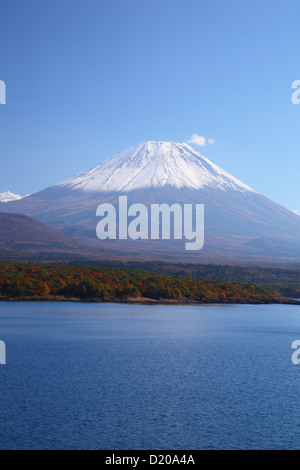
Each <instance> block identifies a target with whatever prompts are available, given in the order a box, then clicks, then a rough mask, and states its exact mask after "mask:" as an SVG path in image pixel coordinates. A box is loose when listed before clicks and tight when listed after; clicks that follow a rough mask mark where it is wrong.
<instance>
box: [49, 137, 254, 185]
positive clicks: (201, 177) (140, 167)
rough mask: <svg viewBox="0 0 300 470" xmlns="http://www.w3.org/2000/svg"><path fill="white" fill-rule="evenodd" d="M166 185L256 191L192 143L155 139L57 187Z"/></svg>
mask: <svg viewBox="0 0 300 470" xmlns="http://www.w3.org/2000/svg"><path fill="white" fill-rule="evenodd" d="M166 186H171V187H174V188H178V189H179V188H184V187H185V188H190V189H203V188H215V189H221V190H223V191H226V190H228V189H233V190H235V191H239V192H242V193H247V192H251V193H254V191H253V189H251V188H249V187H248V186H247V185H245V184H244V183H242V182H241V181H239V180H237V179H236V178H234V177H233V176H231V175H230V174H229V173H227V172H226V171H224V170H222V169H221V168H220V167H218V166H217V165H214V164H213V163H212V162H210V161H209V160H208V159H207V158H205V157H203V156H202V155H200V154H199V153H198V152H196V151H195V150H194V149H193V148H192V147H190V146H189V145H187V144H185V143H182V144H178V143H173V142H154V141H150V142H146V143H144V144H142V145H140V146H139V147H136V148H133V149H129V150H127V151H125V152H122V153H121V154H119V155H116V156H114V157H112V158H110V159H109V160H107V161H105V162H103V163H101V164H100V165H97V166H96V167H94V168H92V169H91V170H89V171H86V172H84V173H81V174H79V175H76V176H74V177H73V178H70V179H68V180H66V181H64V182H62V183H60V184H59V185H57V186H56V187H61V188H66V189H67V188H68V189H76V190H79V191H83V192H99V191H104V192H114V191H117V192H129V191H132V190H135V189H142V188H151V187H152V188H163V187H166Z"/></svg>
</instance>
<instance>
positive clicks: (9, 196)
mask: <svg viewBox="0 0 300 470" xmlns="http://www.w3.org/2000/svg"><path fill="white" fill-rule="evenodd" d="M23 197H24V196H19V194H14V193H11V192H10V191H6V192H5V193H0V202H10V201H19V200H20V199H23Z"/></svg>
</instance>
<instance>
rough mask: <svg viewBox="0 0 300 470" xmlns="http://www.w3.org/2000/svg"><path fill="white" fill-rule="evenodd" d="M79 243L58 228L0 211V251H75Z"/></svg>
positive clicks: (4, 252)
mask: <svg viewBox="0 0 300 470" xmlns="http://www.w3.org/2000/svg"><path fill="white" fill-rule="evenodd" d="M78 250H79V245H78V243H76V242H75V241H74V240H72V239H71V238H69V237H67V236H66V235H64V234H63V233H61V232H59V231H58V230H56V229H54V228H52V227H48V226H47V225H45V224H43V223H41V222H39V221H38V220H35V219H33V218H31V217H28V216H26V215H21V214H8V213H0V253H1V254H2V255H3V254H9V253H10V254H12V253H15V254H16V253H23V254H25V253H39V252H69V253H70V252H76V251H78Z"/></svg>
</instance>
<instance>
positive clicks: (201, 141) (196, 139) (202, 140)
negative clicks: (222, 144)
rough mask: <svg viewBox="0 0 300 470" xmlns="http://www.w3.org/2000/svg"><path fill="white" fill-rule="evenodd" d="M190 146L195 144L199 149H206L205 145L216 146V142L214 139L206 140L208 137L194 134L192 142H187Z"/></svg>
mask: <svg viewBox="0 0 300 470" xmlns="http://www.w3.org/2000/svg"><path fill="white" fill-rule="evenodd" d="M187 143H188V144H195V145H198V146H199V147H205V145H211V144H214V143H215V141H214V139H211V138H209V139H206V137H203V136H202V135H198V134H193V135H192V137H191V138H190V140H188V141H187Z"/></svg>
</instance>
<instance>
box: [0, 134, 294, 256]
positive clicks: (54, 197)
mask: <svg viewBox="0 0 300 470" xmlns="http://www.w3.org/2000/svg"><path fill="white" fill-rule="evenodd" d="M124 194H126V195H127V196H128V203H129V204H132V203H142V204H146V205H149V204H154V203H161V204H162V203H167V204H173V203H181V204H184V203H185V204H204V205H205V246H204V249H203V250H201V251H199V252H193V253H190V252H186V251H185V250H184V242H183V241H178V240H176V241H174V240H170V241H161V240H159V241H158V240H155V241H151V240H148V241H146V240H137V241H129V240H125V241H121V240H118V241H106V242H103V241H100V240H98V239H97V237H96V225H97V222H98V218H97V217H96V209H97V207H98V205H99V204H102V203H104V202H109V203H111V204H116V205H117V203H118V198H119V195H124ZM0 211H3V212H5V211H8V212H20V213H24V214H28V215H31V216H33V217H36V218H37V219H39V220H41V221H42V222H44V223H47V224H49V225H51V226H53V227H55V228H57V229H61V230H63V231H64V233H66V234H68V235H69V236H71V237H72V238H74V239H76V240H78V241H79V242H81V243H84V244H87V245H91V246H94V247H98V248H100V249H101V248H102V247H105V248H109V249H111V250H113V253H114V254H116V253H118V254H120V253H125V254H126V253H127V254H128V256H131V257H132V256H135V257H138V256H140V255H141V256H142V257H152V258H153V259H157V258H160V259H168V260H170V259H177V260H187V261H194V262H202V261H209V260H210V261H211V260H218V261H219V262H221V261H226V262H228V261H234V260H236V259H238V260H243V261H249V260H251V261H253V262H255V261H267V260H270V259H274V260H276V259H281V260H282V259H284V260H295V259H296V260H300V241H299V240H300V217H299V216H298V215H296V214H294V213H292V212H290V211H289V210H287V209H285V208H283V207H282V206H280V205H278V204H276V203H275V202H273V201H271V200H269V199H267V198H266V197H264V196H262V195H260V194H258V193H257V192H255V191H254V190H253V189H251V188H250V187H249V186H247V185H245V184H244V183H242V182H241V181H239V180H237V179H236V178H234V177H233V176H231V175H230V174H229V173H227V172H226V171H224V170H222V169H221V168H219V167H218V166H216V165H214V164H213V163H212V162H210V161H209V160H208V159H207V158H205V157H203V156H202V155H200V154H199V153H198V152H196V151H195V150H194V149H193V148H192V147H190V146H189V145H187V144H184V143H182V144H177V143H172V142H153V141H151V142H147V143H145V144H142V145H140V146H138V147H137V148H134V149H130V150H127V151H126V152H123V153H121V154H120V155H116V156H115V157H112V158H111V159H109V160H107V161H105V162H103V163H101V164H100V165H98V166H96V167H95V168H92V169H91V170H89V171H86V172H84V173H81V174H80V175H77V176H75V177H73V178H71V179H69V180H67V181H64V182H62V183H60V184H58V185H56V186H52V187H50V188H47V189H45V190H43V191H41V192H39V193H36V194H34V195H32V196H29V197H26V198H24V199H22V200H20V201H15V202H7V203H5V204H4V203H2V204H1V203H0Z"/></svg>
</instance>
